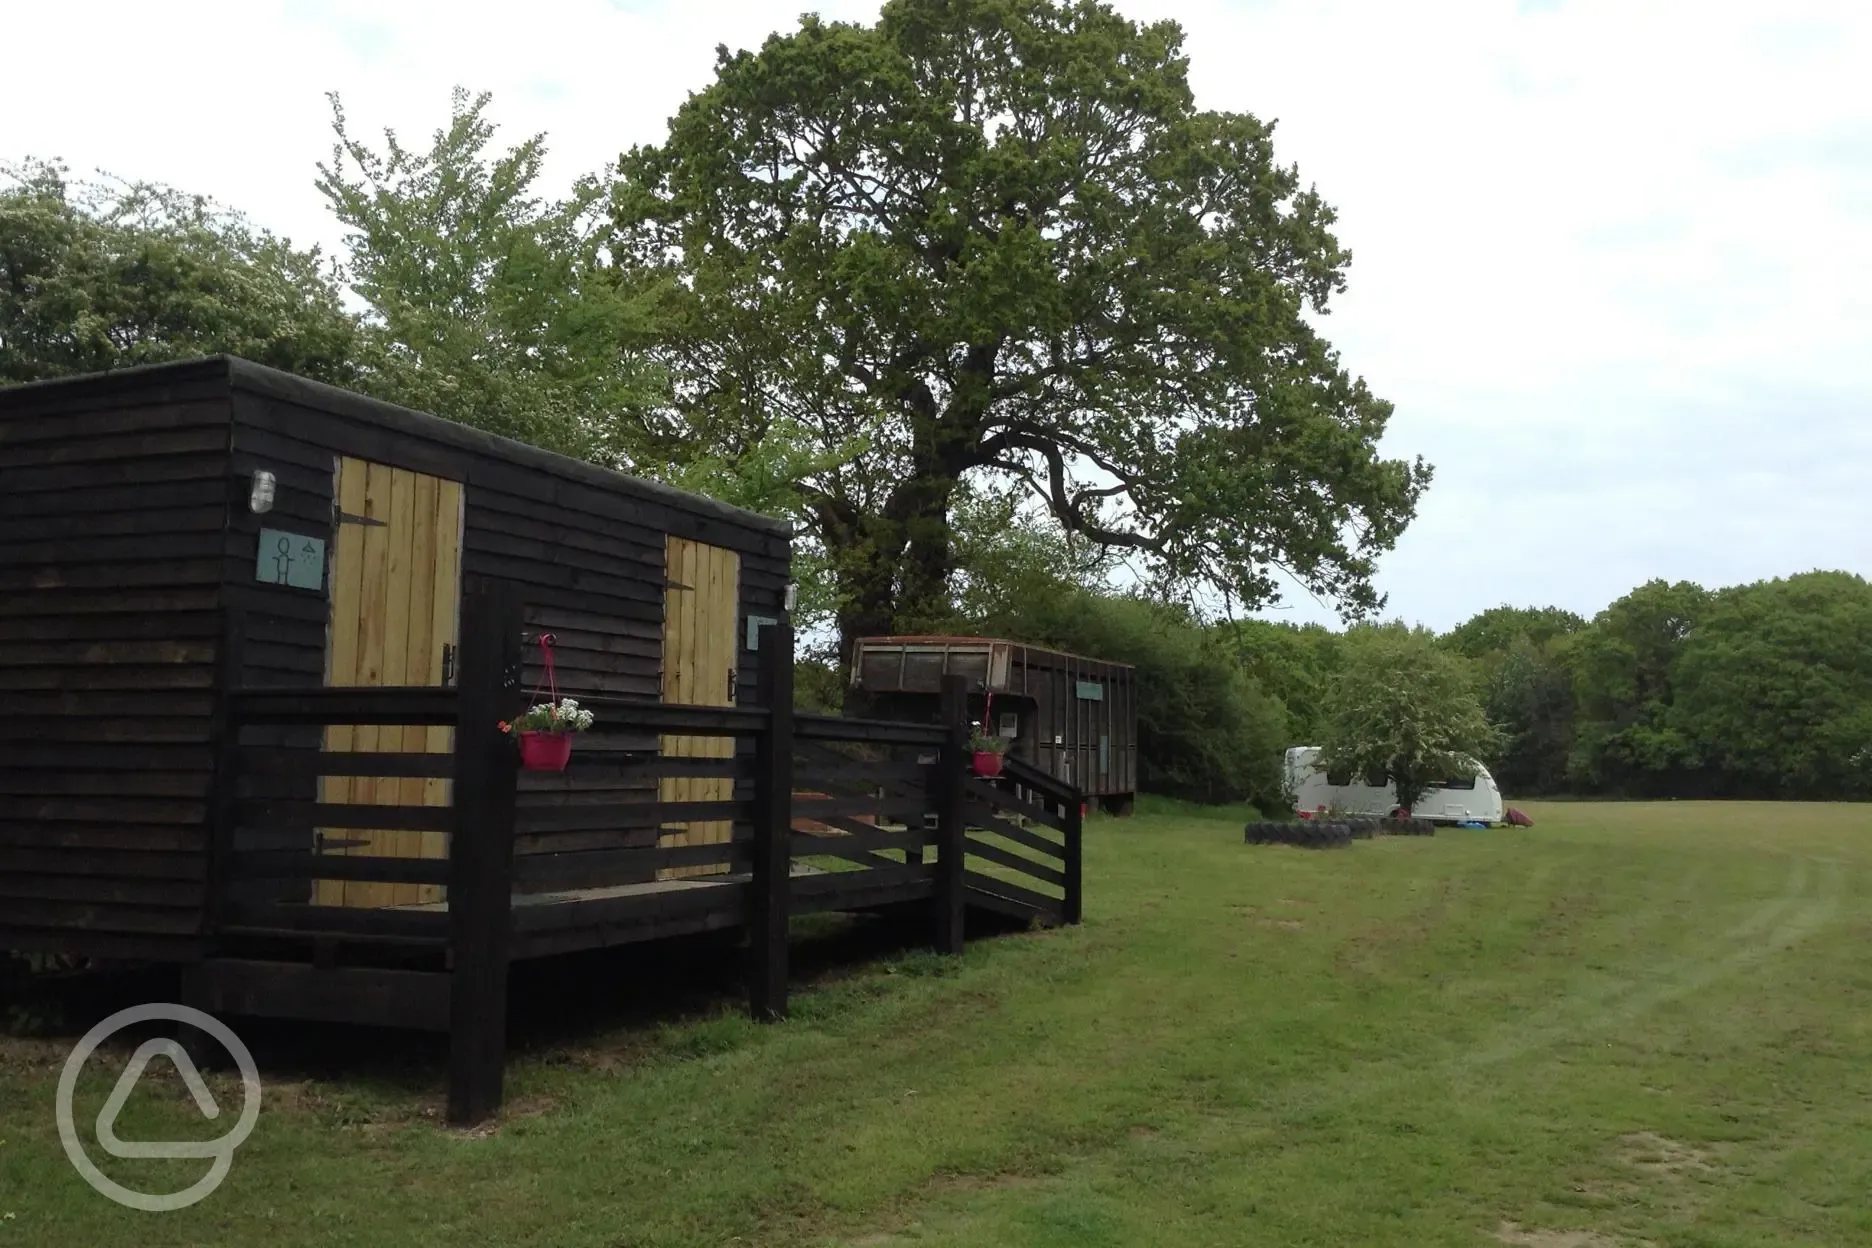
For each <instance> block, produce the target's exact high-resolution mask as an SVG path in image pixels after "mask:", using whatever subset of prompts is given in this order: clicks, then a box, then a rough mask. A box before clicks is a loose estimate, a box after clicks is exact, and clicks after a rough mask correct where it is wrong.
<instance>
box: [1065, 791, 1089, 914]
mask: <svg viewBox="0 0 1872 1248" xmlns="http://www.w3.org/2000/svg"><path fill="white" fill-rule="evenodd" d="M1084 849H1085V816H1084V814H1083V813H1082V812H1081V809H1080V807H1078V806H1076V805H1075V806H1070V807H1068V808H1067V810H1066V863H1065V868H1066V871H1065V874H1066V905H1065V908H1064V910H1063V911H1062V912H1061V915H1060V917H1061V918H1062V919H1063V920H1064V921H1066V922H1067V923H1073V924H1077V923H1080V922H1083V921H1084V919H1085V852H1084Z"/></svg>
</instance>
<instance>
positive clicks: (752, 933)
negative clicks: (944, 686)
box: [748, 619, 793, 1022]
mask: <svg viewBox="0 0 1872 1248" xmlns="http://www.w3.org/2000/svg"><path fill="white" fill-rule="evenodd" d="M758 637H759V644H760V689H759V693H760V701H761V705H762V706H764V707H766V708H767V727H766V731H764V732H763V733H761V736H760V740H759V741H758V742H756V744H755V750H754V768H755V780H754V883H753V894H752V897H751V899H750V904H749V911H748V934H749V940H748V946H749V955H748V956H749V959H750V962H751V965H750V967H749V968H748V970H749V974H748V1012H749V1013H751V1014H752V1015H753V1016H754V1019H755V1021H756V1022H779V1021H780V1020H782V1019H784V1018H785V1017H786V1015H787V922H788V920H789V918H790V917H791V913H790V911H791V902H792V888H793V882H792V874H793V625H792V623H791V621H789V620H786V619H782V620H781V621H780V623H778V624H776V625H774V626H772V627H770V628H766V629H763V630H762V631H761V633H760V634H758Z"/></svg>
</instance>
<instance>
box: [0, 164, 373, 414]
mask: <svg viewBox="0 0 1872 1248" xmlns="http://www.w3.org/2000/svg"><path fill="white" fill-rule="evenodd" d="M219 353H227V354H231V355H240V356H245V357H246V358H248V359H251V360H255V361H258V362H259V363H262V364H270V365H272V366H274V367H275V368H283V369H286V370H288V371H291V372H295V373H301V374H303V375H305V376H309V377H316V378H319V379H320V380H324V381H331V382H337V383H340V384H344V383H350V382H355V381H356V379H357V377H358V375H359V364H358V355H359V341H358V324H357V320H356V318H355V317H353V316H352V315H351V314H349V313H348V312H346V311H345V309H344V305H343V299H342V296H341V293H340V289H339V285H338V281H337V276H336V273H335V272H334V270H333V268H332V266H331V264H330V263H329V262H327V260H326V259H325V257H324V256H322V255H321V254H320V253H319V251H318V249H317V248H312V249H307V250H301V249H299V248H295V247H294V246H293V245H292V243H291V242H290V241H289V240H287V239H283V238H279V237H277V236H275V235H273V234H271V233H269V232H268V231H266V230H264V229H261V228H260V227H258V226H256V225H254V224H253V223H251V222H249V221H248V220H247V219H246V218H245V217H243V216H241V215H240V214H239V213H236V212H232V211H230V210H228V209H226V208H223V207H221V206H220V205H218V204H215V203H214V202H213V201H211V200H208V199H206V198H203V197H202V196H198V195H188V194H185V193H183V192H181V191H177V190H174V189H172V188H170V187H165V186H160V185H156V184H154V183H145V182H132V183H124V182H111V181H105V182H75V181H73V180H72V179H71V177H70V171H69V170H68V169H67V168H66V167H65V166H64V165H61V164H58V163H57V162H46V161H27V162H25V163H23V164H21V165H19V166H6V167H0V383H6V382H19V381H41V380H45V379H48V378H53V377H67V376H72V375H74V374H80V373H91V372H102V371H104V370H106V369H112V368H124V367H128V366H130V365H134V364H155V363H160V362H162V361H165V360H176V359H186V358H188V357H191V356H200V355H214V354H219Z"/></svg>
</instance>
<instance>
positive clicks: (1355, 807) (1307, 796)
mask: <svg viewBox="0 0 1872 1248" xmlns="http://www.w3.org/2000/svg"><path fill="white" fill-rule="evenodd" d="M1319 755H1320V750H1319V747H1318V746H1317V745H1296V746H1294V747H1293V748H1292V749H1290V750H1288V751H1287V772H1286V778H1287V791H1288V792H1290V793H1292V794H1293V795H1294V811H1295V813H1297V814H1299V815H1300V816H1301V817H1302V818H1308V817H1311V816H1314V815H1317V814H1319V813H1320V812H1321V811H1324V810H1327V809H1329V808H1331V807H1333V806H1335V805H1336V806H1337V807H1338V808H1339V809H1340V810H1341V811H1342V812H1343V813H1345V814H1348V815H1359V816H1375V817H1382V816H1384V815H1388V814H1390V813H1391V812H1392V811H1394V810H1396V809H1397V790H1396V788H1394V787H1393V786H1392V784H1391V781H1390V778H1389V777H1387V776H1353V775H1340V774H1338V773H1336V772H1326V771H1322V770H1320V766H1319ZM1469 761H1470V762H1471V763H1474V765H1475V769H1476V774H1475V778H1474V779H1472V780H1444V781H1443V782H1441V783H1440V784H1435V785H1432V786H1431V787H1430V788H1429V789H1428V790H1426V791H1425V793H1424V795H1423V796H1422V797H1421V798H1419V799H1418V800H1417V805H1416V807H1415V808H1413V809H1412V810H1411V814H1413V815H1415V816H1416V817H1417V818H1419V819H1430V820H1433V821H1435V822H1437V823H1465V822H1474V821H1480V822H1482V823H1500V822H1501V821H1502V795H1501V790H1500V789H1498V788H1496V787H1495V778H1494V777H1493V776H1491V775H1489V773H1488V768H1486V767H1484V766H1483V765H1482V764H1481V763H1477V762H1476V761H1475V760H1474V759H1470V760H1469ZM1373 781H1376V782H1377V783H1372V782H1373Z"/></svg>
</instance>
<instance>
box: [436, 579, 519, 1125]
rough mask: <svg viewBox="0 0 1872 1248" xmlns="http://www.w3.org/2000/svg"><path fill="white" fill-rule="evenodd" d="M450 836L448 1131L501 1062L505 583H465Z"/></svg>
mask: <svg viewBox="0 0 1872 1248" xmlns="http://www.w3.org/2000/svg"><path fill="white" fill-rule="evenodd" d="M461 622H462V629H461V631H462V635H461V652H460V664H459V667H458V671H459V672H460V677H459V680H458V687H459V693H458V695H457V701H456V707H457V716H456V725H455V785H454V789H455V831H454V834H453V835H452V836H451V837H450V838H449V886H448V909H449V954H450V958H451V963H452V965H451V971H452V974H451V976H450V981H451V982H450V987H449V1099H448V1120H449V1122H450V1123H452V1124H454V1125H456V1126H468V1125H472V1124H474V1123H477V1122H480V1121H482V1120H484V1119H486V1118H489V1117H491V1116H493V1114H494V1113H495V1112H496V1111H497V1110H499V1109H500V1103H501V1083H502V1079H503V1077H504V1076H505V1074H506V1066H507V956H508V942H509V938H510V936H511V934H512V926H513V913H512V907H513V897H512V893H513V837H514V794H515V789H516V787H517V783H518V778H519V759H518V757H517V754H516V751H515V749H514V746H513V743H512V741H510V740H509V739H508V738H507V737H506V736H505V735H504V734H503V733H502V732H501V731H500V722H501V721H502V720H505V719H508V718H510V717H511V716H512V715H513V714H514V713H515V711H516V709H517V708H518V685H519V670H520V626H521V602H520V597H519V593H518V591H517V588H516V587H515V586H514V585H513V584H512V583H511V582H508V581H497V580H490V579H485V578H475V579H473V580H471V581H469V583H468V584H467V585H466V586H465V587H464V592H463V594H462V609H461Z"/></svg>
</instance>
